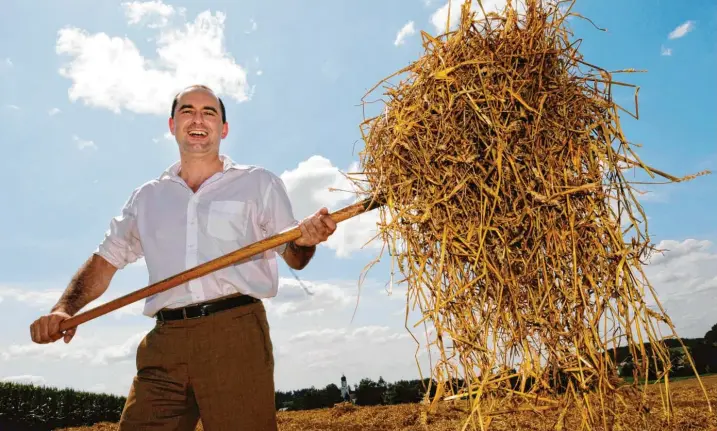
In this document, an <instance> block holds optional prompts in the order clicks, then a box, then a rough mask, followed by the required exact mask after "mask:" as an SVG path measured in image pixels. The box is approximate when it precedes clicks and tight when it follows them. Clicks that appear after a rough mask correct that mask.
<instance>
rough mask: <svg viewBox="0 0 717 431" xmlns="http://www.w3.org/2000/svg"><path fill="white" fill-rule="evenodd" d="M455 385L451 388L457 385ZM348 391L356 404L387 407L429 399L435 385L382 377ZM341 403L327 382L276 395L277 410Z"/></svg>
mask: <svg viewBox="0 0 717 431" xmlns="http://www.w3.org/2000/svg"><path fill="white" fill-rule="evenodd" d="M459 383H460V382H458V383H457V384H456V385H455V386H458V384H459ZM349 390H350V391H351V393H352V394H353V396H354V398H355V403H356V405H359V406H375V405H381V404H383V405H388V404H403V403H416V402H419V401H421V400H422V399H423V397H424V395H425V393H426V391H429V396H433V395H435V393H436V382H435V381H432V380H431V379H423V380H399V381H397V382H394V383H388V382H386V381H385V380H384V379H383V377H379V379H378V381H374V380H372V379H369V378H363V379H361V380H360V381H359V383H358V384H355V385H353V387H350V388H349ZM342 401H344V400H343V399H342V398H341V389H339V387H338V386H336V385H335V384H333V383H331V384H329V385H327V386H326V387H324V388H322V389H317V388H315V387H313V386H312V387H311V388H308V389H299V390H295V391H288V392H282V391H277V393H276V408H277V410H280V409H286V410H311V409H320V408H325V407H332V406H333V405H334V404H337V403H340V402H342Z"/></svg>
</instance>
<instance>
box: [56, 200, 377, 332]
mask: <svg viewBox="0 0 717 431" xmlns="http://www.w3.org/2000/svg"><path fill="white" fill-rule="evenodd" d="M381 205H383V204H382V202H379V201H378V200H377V199H375V198H367V199H364V200H363V201H360V202H357V203H355V204H352V205H349V206H346V207H344V208H342V209H340V210H338V211H336V212H334V213H331V214H329V217H331V219H332V220H333V221H334V222H335V223H341V222H342V221H344V220H346V219H349V218H351V217H354V216H357V215H359V214H361V213H364V212H367V211H371V210H373V209H375V208H378V207H380V206H381ZM300 237H301V230H300V229H299V227H298V226H296V227H293V228H291V229H288V230H285V231H283V232H280V233H278V234H276V235H273V236H270V237H269V238H265V239H263V240H260V241H257V242H255V243H253V244H249V245H248V246H246V247H242V248H240V249H238V250H236V251H233V252H231V253H229V254H225V255H224V256H220V257H218V258H216V259H213V260H210V261H208V262H205V263H203V264H201V265H198V266H195V267H194V268H190V269H188V270H186V271H183V272H180V273H179V274H176V275H173V276H171V277H169V278H166V279H164V280H161V281H158V282H156V283H154V284H150V285H149V286H147V287H144V288H142V289H139V290H136V291H134V292H131V293H129V294H127V295H125V296H121V297H119V298H117V299H114V300H112V301H109V302H107V303H105V304H102V305H99V306H97V307H95V308H92V309H90V310H87V311H85V312H82V313H79V314H76V315H74V316H72V317H70V318H68V319H66V320H63V321H62V322H61V323H60V331H61V332H64V331H66V330H68V329H72V328H75V327H77V326H78V325H80V324H82V323H85V322H87V321H88V320H91V319H95V318H97V317H99V316H102V315H104V314H107V313H109V312H110V311H114V310H116V309H118V308H120V307H124V306H125V305H128V304H131V303H133V302H136V301H139V300H140V299H144V298H147V297H148V296H152V295H155V294H157V293H160V292H164V291H165V290H168V289H171V288H173V287H175V286H178V285H180V284H183V283H186V282H188V281H189V280H194V279H195V278H198V277H201V276H203V275H206V274H209V273H211V272H214V271H217V270H219V269H222V268H225V267H227V266H229V265H233V264H235V263H237V262H239V261H242V260H244V259H247V258H249V257H252V256H254V255H257V254H259V253H263V252H265V251H267V250H270V249H272V248H274V247H278V246H280V245H283V244H286V243H288V242H290V241H294V240H296V239H298V238H300Z"/></svg>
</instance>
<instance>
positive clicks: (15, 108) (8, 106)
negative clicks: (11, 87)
mask: <svg viewBox="0 0 717 431" xmlns="http://www.w3.org/2000/svg"><path fill="white" fill-rule="evenodd" d="M5 107H7V108H8V109H11V110H13V111H19V110H20V107H19V106H17V105H5Z"/></svg>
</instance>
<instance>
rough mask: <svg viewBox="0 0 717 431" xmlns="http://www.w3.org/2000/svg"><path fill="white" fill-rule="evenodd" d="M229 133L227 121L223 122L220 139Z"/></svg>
mask: <svg viewBox="0 0 717 431" xmlns="http://www.w3.org/2000/svg"><path fill="white" fill-rule="evenodd" d="M228 134H229V123H224V124H223V125H222V139H224V138H226V137H227V135H228Z"/></svg>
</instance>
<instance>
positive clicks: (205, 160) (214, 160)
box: [179, 154, 224, 192]
mask: <svg viewBox="0 0 717 431" xmlns="http://www.w3.org/2000/svg"><path fill="white" fill-rule="evenodd" d="M223 169H224V164H223V163H222V161H221V159H220V158H219V156H218V155H216V154H211V155H207V156H203V157H184V156H182V158H181V168H180V169H179V177H180V178H181V179H183V180H184V182H185V183H187V185H188V186H189V188H191V189H192V190H193V191H195V192H196V191H197V190H198V189H199V187H200V186H201V185H202V184H203V183H204V181H206V180H207V179H208V178H209V177H211V176H212V175H214V174H216V173H217V172H221V171H222V170H223Z"/></svg>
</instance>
